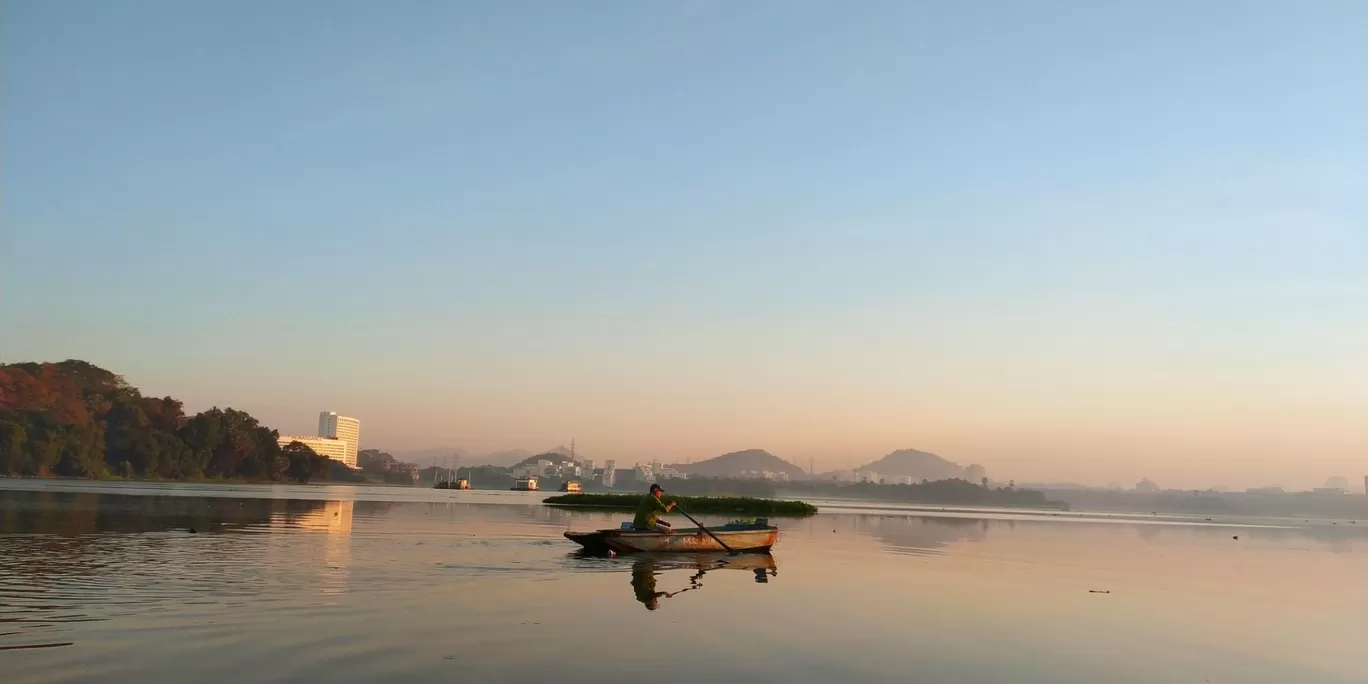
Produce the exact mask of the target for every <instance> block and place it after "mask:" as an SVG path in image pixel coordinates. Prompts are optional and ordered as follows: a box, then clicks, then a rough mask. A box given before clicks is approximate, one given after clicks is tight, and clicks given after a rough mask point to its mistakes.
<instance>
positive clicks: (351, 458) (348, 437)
mask: <svg viewBox="0 0 1368 684" xmlns="http://www.w3.org/2000/svg"><path fill="white" fill-rule="evenodd" d="M318 436H319V437H327V438H328V439H340V440H344V441H346V443H347V455H346V458H343V459H342V462H343V463H345V464H347V467H348V468H355V467H356V448H357V445H358V444H360V443H361V421H359V420H357V419H355V418H348V417H346V416H339V415H337V414H336V413H333V412H331V411H324V412H322V413H320V414H318Z"/></svg>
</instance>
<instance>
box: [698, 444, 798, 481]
mask: <svg viewBox="0 0 1368 684" xmlns="http://www.w3.org/2000/svg"><path fill="white" fill-rule="evenodd" d="M674 468H675V469H676V470H678V471H680V472H683V473H688V474H690V475H702V476H704V477H740V476H741V474H742V473H743V472H746V471H752V472H762V471H769V472H771V473H788V476H789V477H790V478H792V479H801V478H805V477H807V473H806V472H805V471H804V470H803V469H802V468H799V467H798V466H796V465H794V464H792V463H789V462H788V461H785V460H784V459H782V458H779V457H778V456H775V455H774V454H771V453H770V452H768V451H765V450H764V449H747V450H745V451H733V452H732V453H730V454H722V455H721V456H717V457H715V458H710V459H708V460H706V461H699V462H698V463H688V464H679V463H676V464H674Z"/></svg>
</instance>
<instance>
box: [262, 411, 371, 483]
mask: <svg viewBox="0 0 1368 684" xmlns="http://www.w3.org/2000/svg"><path fill="white" fill-rule="evenodd" d="M276 442H277V443H278V444H280V446H286V445H288V444H289V443H290V442H299V443H301V444H303V445H305V446H307V447H309V448H310V449H313V450H314V453H316V454H318V455H320V456H327V457H328V458H331V459H332V460H334V461H338V462H340V463H342V464H343V465H345V466H347V467H348V468H353V469H355V468H356V447H357V444H359V443H360V442H361V421H359V420H357V419H355V418H348V417H347V416H340V415H338V414H336V413H333V412H331V411H324V412H322V413H319V414H318V436H316V437H306V436H301V435H281V436H280V438H279V439H277V440H276Z"/></svg>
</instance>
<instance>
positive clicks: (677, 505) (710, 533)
mask: <svg viewBox="0 0 1368 684" xmlns="http://www.w3.org/2000/svg"><path fill="white" fill-rule="evenodd" d="M675 510H677V511H679V512H680V513H683V514H684V517H686V518H688V519H689V522H691V523H693V524H695V525H698V529H700V530H703V531H704V532H707V533H708V536H709V537H712V538H713V541H715V542H717V543H718V544H721V545H722V548H724V549H726V550H727V551H728V552H730V554H731V555H733V556H735V555H737V553H738V552H737V550H736V549H733V548H732V547H730V546H727V542H724V541H722V540H721V539H719V538H718V537H717V535H715V534H713V531H712V530H710V529H708V528H706V527H704V526H703V523H701V522H698V521H697V520H694V517H693V516H692V515H689V514H688V512H687V511H685V510H684V509H683V508H680V507H679V502H678V501H676V502H675Z"/></svg>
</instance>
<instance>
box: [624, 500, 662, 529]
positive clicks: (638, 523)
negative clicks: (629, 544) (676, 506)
mask: <svg viewBox="0 0 1368 684" xmlns="http://www.w3.org/2000/svg"><path fill="white" fill-rule="evenodd" d="M666 510H667V509H666V508H665V502H663V501H661V500H660V499H657V498H655V496H654V495H652V494H647V495H646V496H645V497H643V498H642V499H641V503H639V504H637V509H636V517H635V518H633V519H632V529H634V530H652V529H655V524H656V521H657V520H659V519H660V514H661V513H665V512H666Z"/></svg>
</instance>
